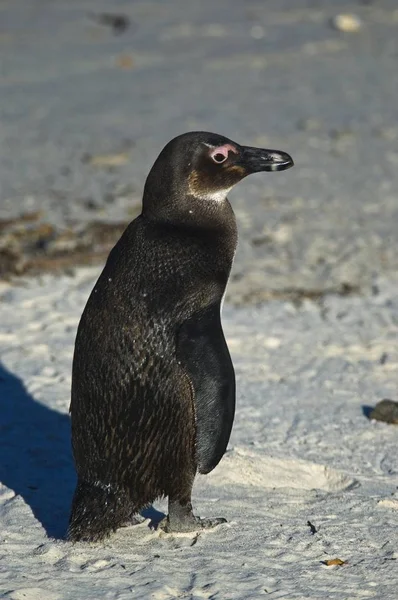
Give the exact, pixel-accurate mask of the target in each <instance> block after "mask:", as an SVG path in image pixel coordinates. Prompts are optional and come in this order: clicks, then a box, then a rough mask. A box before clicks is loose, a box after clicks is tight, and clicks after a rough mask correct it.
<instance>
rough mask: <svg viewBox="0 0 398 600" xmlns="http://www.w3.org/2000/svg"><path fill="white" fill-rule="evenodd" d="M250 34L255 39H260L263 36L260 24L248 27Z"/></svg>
mask: <svg viewBox="0 0 398 600" xmlns="http://www.w3.org/2000/svg"><path fill="white" fill-rule="evenodd" d="M250 35H251V36H252V38H254V39H255V40H261V39H262V38H263V37H264V36H265V31H264V27H261V25H253V27H252V28H251V29H250Z"/></svg>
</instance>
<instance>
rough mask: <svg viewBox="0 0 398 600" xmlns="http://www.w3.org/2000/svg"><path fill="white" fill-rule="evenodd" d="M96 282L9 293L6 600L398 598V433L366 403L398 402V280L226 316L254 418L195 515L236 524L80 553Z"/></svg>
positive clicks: (238, 434)
mask: <svg viewBox="0 0 398 600" xmlns="http://www.w3.org/2000/svg"><path fill="white" fill-rule="evenodd" d="M96 273H97V271H95V270H88V269H86V270H80V271H78V273H77V275H76V276H75V277H73V278H67V277H63V278H60V279H55V278H52V277H50V276H45V277H43V278H42V279H41V282H39V281H37V280H36V281H28V282H26V283H25V284H24V285H20V286H18V287H17V286H14V287H4V289H2V292H1V299H0V315H1V325H0V347H1V363H2V365H3V366H2V367H1V368H0V377H1V380H0V398H1V413H0V432H1V438H0V440H1V444H0V448H1V450H0V453H1V454H0V474H1V476H0V480H1V482H2V484H1V487H0V524H1V534H0V536H1V537H0V539H1V545H0V556H1V562H0V597H2V598H12V599H14V600H22V599H24V600H39V599H40V600H50V599H51V600H54V599H80V598H87V599H89V598H90V599H91V598H92V599H98V598H104V599H105V598H106V599H119V600H124V599H130V598H140V599H142V598H148V599H149V598H151V599H153V600H166V599H174V598H190V599H195V600H199V599H206V598H207V599H217V600H219V599H220V600H229V599H231V600H232V599H239V600H246V599H258V598H262V597H270V598H272V599H276V598H285V599H304V598H306V599H307V598H311V599H314V600H322V599H328V600H332V599H336V600H344V599H353V598H377V599H381V598H383V600H388V599H391V600H396V598H397V593H398V592H397V590H398V570H397V562H396V560H397V559H398V533H397V532H398V528H397V524H398V494H397V485H398V452H397V450H398V428H397V427H394V426H390V425H386V424H383V423H376V422H370V421H369V420H368V419H366V418H365V416H364V414H363V411H362V407H363V406H367V405H374V404H375V403H376V402H377V401H379V400H381V399H382V398H391V399H398V394H397V379H398V300H397V298H398V284H396V283H394V282H391V281H390V282H379V287H380V293H379V294H378V295H375V296H373V297H371V298H368V299H364V298H328V299H327V300H325V301H324V302H323V305H322V307H319V306H317V305H315V304H313V303H305V304H304V305H303V306H302V307H301V308H294V307H293V306H292V305H291V304H289V303H284V302H273V303H269V304H267V305H265V306H264V307H262V308H256V309H254V308H246V309H239V310H234V309H231V308H230V307H229V306H228V305H226V307H225V309H224V325H225V332H226V335H227V337H228V340H229V344H230V348H231V351H232V354H233V359H234V363H235V366H236V374H237V381H238V406H237V415H236V420H235V426H234V430H233V435H232V438H231V444H230V447H229V450H228V452H227V454H226V456H225V457H224V459H223V460H222V461H221V463H220V465H219V466H218V467H217V468H216V470H215V471H214V472H213V473H211V474H210V475H208V476H206V477H200V478H198V480H197V483H196V486H195V489H194V505H195V509H196V512H197V514H200V515H202V516H206V515H208V516H225V517H226V518H227V519H228V521H229V522H228V524H226V525H223V526H220V527H219V528H217V529H216V530H213V531H211V532H205V533H200V534H189V535H180V536H175V535H165V534H160V533H158V532H155V531H152V530H151V529H150V528H149V522H150V521H149V519H147V520H146V521H144V522H143V523H142V524H141V525H138V526H135V527H130V528H125V529H122V530H120V531H119V532H118V533H117V534H115V535H114V536H113V537H111V538H110V539H109V541H108V542H106V543H105V544H99V545H87V544H77V545H72V544H70V543H68V542H65V541H63V540H62V535H63V533H64V530H65V527H66V524H67V518H68V511H69V505H70V500H71V494H72V491H73V486H74V477H75V476H74V470H73V466H72V462H71V452H70V442H69V435H70V434H69V419H68V416H67V413H68V406H69V388H70V370H71V359H72V352H73V342H74V336H75V330H76V326H77V322H78V319H79V316H80V313H81V311H82V309H83V306H84V303H85V301H86V298H87V296H88V293H89V291H90V290H91V287H92V285H93V280H94V277H95V275H96ZM383 353H386V354H387V356H386V357H385V358H386V361H385V362H384V364H381V362H380V358H381V356H382V355H383ZM382 362H383V361H382ZM156 507H157V508H158V509H160V510H164V509H165V503H164V502H162V503H159V504H158V505H156ZM308 521H310V522H311V523H312V524H313V525H314V526H315V527H316V529H317V532H316V533H315V534H312V533H311V530H310V527H309V526H308V524H307V522H308ZM336 557H338V558H340V559H342V560H344V561H347V562H346V564H344V565H343V566H326V565H324V564H322V561H324V560H328V559H333V558H336Z"/></svg>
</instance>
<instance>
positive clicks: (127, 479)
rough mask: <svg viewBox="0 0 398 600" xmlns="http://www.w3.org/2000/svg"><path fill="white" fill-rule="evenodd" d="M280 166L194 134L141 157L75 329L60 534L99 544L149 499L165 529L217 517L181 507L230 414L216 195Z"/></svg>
mask: <svg viewBox="0 0 398 600" xmlns="http://www.w3.org/2000/svg"><path fill="white" fill-rule="evenodd" d="M292 166H293V160H292V158H291V157H290V156H289V155H288V154H286V153H285V152H281V151H279V150H265V149H260V148H251V147H247V146H240V145H239V144H237V143H236V142H233V141H232V140H230V139H228V138H226V137H223V136H221V135H217V134H214V133H207V132H190V133H185V134H183V135H180V136H178V137H176V138H174V139H173V140H171V141H170V142H169V143H168V144H167V145H166V146H165V147H164V149H163V150H162V152H161V153H160V155H159V156H158V158H157V160H156V161H155V163H154V165H153V167H152V169H151V171H150V172H149V175H148V177H147V180H146V183H145V186H144V193H143V201H142V212H141V214H140V215H139V216H138V217H137V218H136V219H135V220H134V221H132V222H131V223H130V224H129V225H128V227H127V229H126V230H125V232H124V233H123V235H122V236H121V238H120V239H119V241H118V242H117V243H116V245H115V246H114V248H113V249H112V250H111V252H110V254H109V257H108V259H107V262H106V265H105V267H104V269H103V271H102V273H101V275H100V277H99V279H98V281H97V282H96V284H95V286H94V289H93V290H92V292H91V295H90V297H89V299H88V301H87V304H86V306H85V308H84V311H83V314H82V317H81V320H80V323H79V326H78V330H77V335H76V341H75V349H74V357H73V367H72V392H71V405H70V413H71V429H72V449H73V456H74V462H75V467H76V471H77V485H76V490H75V493H74V496H73V500H72V508H71V515H70V521H69V528H68V534H67V535H68V538H69V539H70V540H72V541H88V542H97V541H100V540H103V539H104V538H106V537H107V536H109V534H111V533H112V532H114V531H116V529H118V528H119V527H122V526H124V525H125V524H127V523H134V522H135V521H134V519H135V515H137V514H139V513H140V511H141V510H142V509H144V508H145V507H148V506H149V505H151V504H152V502H154V501H155V500H156V499H157V498H160V497H168V515H167V517H166V518H165V519H164V520H163V522H161V524H160V526H161V527H162V528H163V530H164V531H166V532H188V531H196V530H200V529H202V528H209V527H214V526H216V525H218V524H220V523H223V522H225V519H223V518H221V517H216V518H206V519H204V518H203V519H201V518H200V517H198V516H195V515H194V514H193V511H192V503H191V492H192V486H193V482H194V478H195V475H196V474H197V472H199V473H209V472H210V471H212V470H213V469H214V468H215V466H216V465H217V464H218V463H219V461H220V460H221V458H222V456H223V454H224V453H225V450H226V448H227V444H228V441H229V437H230V434H231V429H232V424H233V420H234V414H235V374H234V368H233V365H232V362H231V358H230V354H229V351H228V347H227V344H226V342H225V339H224V334H223V330H222V326H221V306H222V301H223V298H224V294H225V289H226V286H227V282H228V278H229V274H230V271H231V267H232V262H233V259H234V255H235V250H236V245H237V237H238V236H237V226H236V220H235V215H234V212H233V210H232V207H231V205H230V203H229V201H228V199H227V193H228V192H229V190H231V188H232V187H233V186H234V185H235V184H236V183H238V182H239V181H240V180H241V179H243V178H244V177H246V176H247V175H250V174H252V173H257V172H260V171H282V170H284V169H288V168H289V167H292Z"/></svg>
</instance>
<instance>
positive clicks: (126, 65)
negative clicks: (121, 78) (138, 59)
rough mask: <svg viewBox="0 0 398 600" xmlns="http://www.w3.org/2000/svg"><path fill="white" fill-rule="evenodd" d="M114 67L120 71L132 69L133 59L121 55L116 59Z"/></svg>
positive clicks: (126, 55) (127, 55)
mask: <svg viewBox="0 0 398 600" xmlns="http://www.w3.org/2000/svg"><path fill="white" fill-rule="evenodd" d="M116 66H118V67H119V68H120V69H132V68H133V67H134V60H133V57H132V56H130V55H129V54H121V55H120V56H118V57H117V59H116Z"/></svg>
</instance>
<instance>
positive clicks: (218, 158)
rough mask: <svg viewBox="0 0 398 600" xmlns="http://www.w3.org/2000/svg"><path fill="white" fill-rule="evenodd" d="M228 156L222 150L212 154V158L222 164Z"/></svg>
mask: <svg viewBox="0 0 398 600" xmlns="http://www.w3.org/2000/svg"><path fill="white" fill-rule="evenodd" d="M227 158H228V156H225V154H221V152H217V154H214V155H213V156H212V159H213V161H214V162H215V163H217V164H221V163H223V162H225V161H226V160H227Z"/></svg>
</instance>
